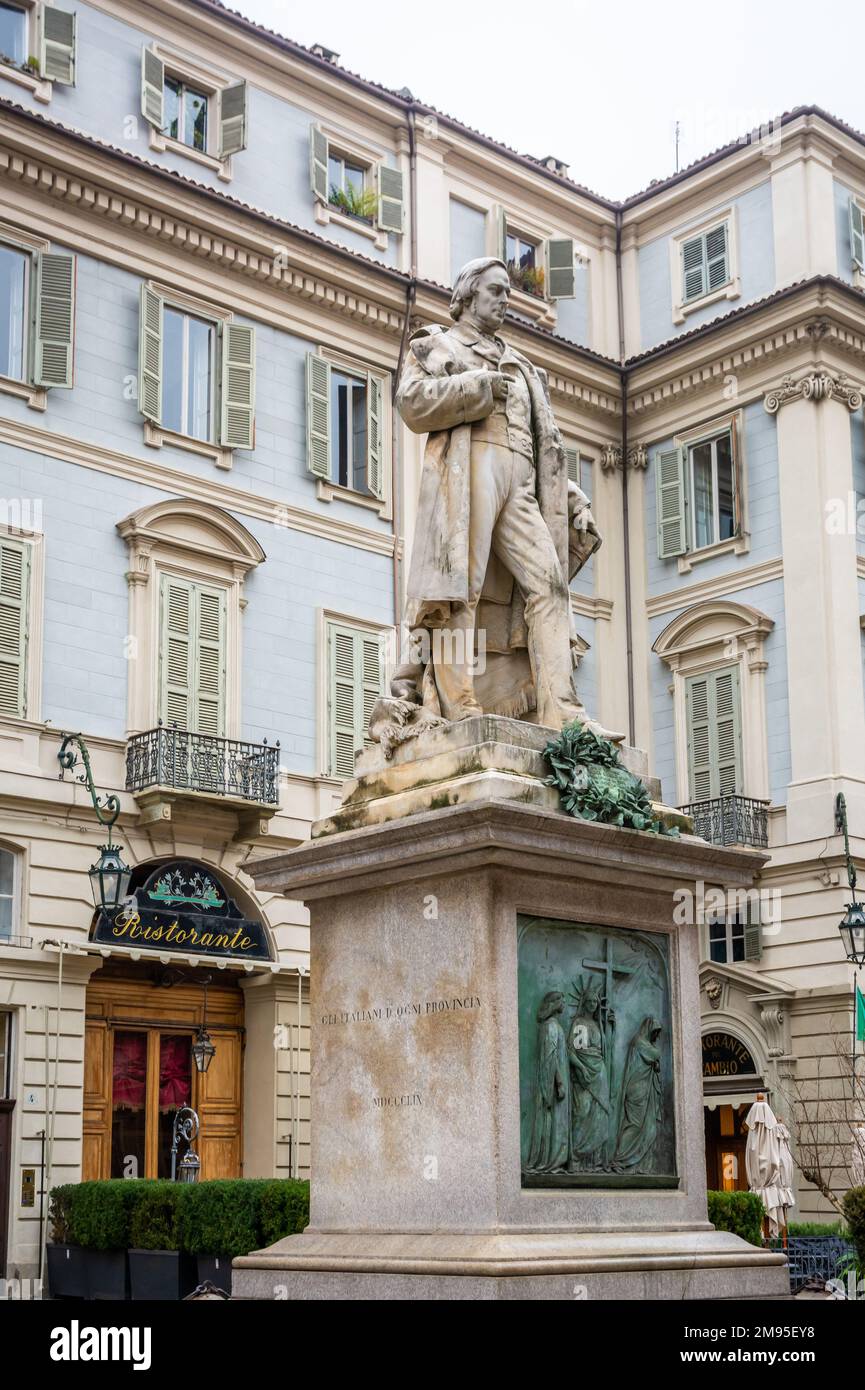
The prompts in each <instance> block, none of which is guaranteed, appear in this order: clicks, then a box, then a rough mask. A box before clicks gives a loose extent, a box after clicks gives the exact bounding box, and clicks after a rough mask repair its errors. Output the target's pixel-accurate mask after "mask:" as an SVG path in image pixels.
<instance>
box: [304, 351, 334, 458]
mask: <svg viewBox="0 0 865 1390" xmlns="http://www.w3.org/2000/svg"><path fill="white" fill-rule="evenodd" d="M306 467H307V472H309V473H313V474H314V475H315V477H316V478H329V477H330V363H329V362H326V361H325V360H324V358H323V357H319V356H318V354H317V353H315V352H308V353H307V354H306Z"/></svg>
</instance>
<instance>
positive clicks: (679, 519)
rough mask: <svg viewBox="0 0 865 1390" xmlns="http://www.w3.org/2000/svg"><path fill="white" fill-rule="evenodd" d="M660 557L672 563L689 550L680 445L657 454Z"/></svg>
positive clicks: (656, 483)
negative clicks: (673, 557) (672, 559)
mask: <svg viewBox="0 0 865 1390" xmlns="http://www.w3.org/2000/svg"><path fill="white" fill-rule="evenodd" d="M655 497H656V509H657V514H658V518H657V520H658V556H659V558H660V559H662V560H669V559H670V558H671V557H672V556H674V555H683V554H684V552H685V551H686V550H687V548H688V546H687V539H686V533H685V522H686V516H685V510H686V501H685V451H684V449H682V448H680V447H679V446H678V445H673V447H672V448H670V449H659V450H658V452H657V453H656V455H655Z"/></svg>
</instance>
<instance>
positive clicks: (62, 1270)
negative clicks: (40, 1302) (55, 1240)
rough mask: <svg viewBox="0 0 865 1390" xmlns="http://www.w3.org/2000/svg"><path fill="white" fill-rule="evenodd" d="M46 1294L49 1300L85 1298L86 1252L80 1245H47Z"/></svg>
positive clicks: (86, 1290) (86, 1292)
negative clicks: (47, 1293)
mask: <svg viewBox="0 0 865 1390" xmlns="http://www.w3.org/2000/svg"><path fill="white" fill-rule="evenodd" d="M45 1252H46V1255H47V1257H48V1292H49V1295H50V1297H51V1298H87V1297H88V1288H87V1264H86V1260H85V1256H86V1254H87V1251H86V1250H82V1248H81V1246H80V1245H47V1246H46V1247H45Z"/></svg>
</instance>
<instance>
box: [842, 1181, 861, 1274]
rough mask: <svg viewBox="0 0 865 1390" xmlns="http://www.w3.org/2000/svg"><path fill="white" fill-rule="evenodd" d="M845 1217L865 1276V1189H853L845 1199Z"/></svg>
mask: <svg viewBox="0 0 865 1390" xmlns="http://www.w3.org/2000/svg"><path fill="white" fill-rule="evenodd" d="M844 1215H845V1216H846V1218H847V1225H848V1226H849V1227H850V1239H851V1240H852V1242H853V1244H854V1245H855V1247H856V1259H857V1262H858V1264H859V1268H860V1270H862V1272H863V1276H865V1187H851V1188H850V1191H849V1192H848V1193H847V1194H846V1196H845V1198H844Z"/></svg>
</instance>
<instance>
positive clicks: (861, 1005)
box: [856, 985, 865, 1042]
mask: <svg viewBox="0 0 865 1390" xmlns="http://www.w3.org/2000/svg"><path fill="white" fill-rule="evenodd" d="M856 1040H857V1042H865V995H863V993H862V991H861V989H860V988H859V986H858V985H857V986H856Z"/></svg>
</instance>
